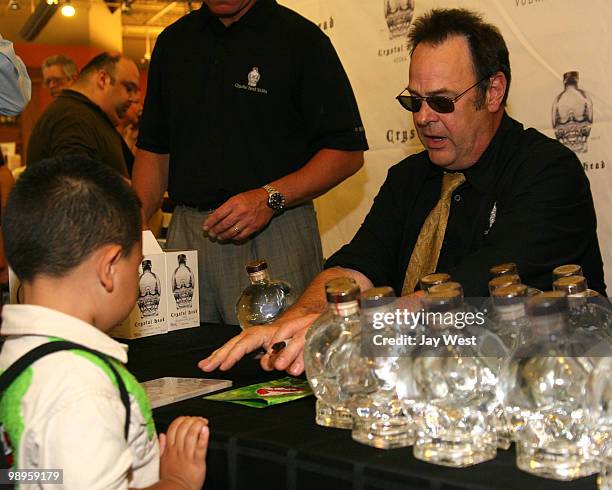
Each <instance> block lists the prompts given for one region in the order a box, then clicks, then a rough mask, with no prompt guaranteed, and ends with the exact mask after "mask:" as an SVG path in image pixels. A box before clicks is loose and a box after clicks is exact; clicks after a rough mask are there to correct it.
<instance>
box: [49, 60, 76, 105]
mask: <svg viewBox="0 0 612 490" xmlns="http://www.w3.org/2000/svg"><path fill="white" fill-rule="evenodd" d="M42 76H43V85H44V86H45V87H47V88H48V89H49V93H50V94H51V96H52V97H57V96H58V95H59V94H60V92H61V91H62V90H64V89H65V88H70V87H71V86H72V85H73V84H74V82H76V81H77V78H78V77H79V70H78V69H77V66H76V63H75V62H74V61H73V60H72V58H69V57H68V56H65V55H63V54H56V55H54V56H49V57H48V58H45V60H44V61H43V62H42Z"/></svg>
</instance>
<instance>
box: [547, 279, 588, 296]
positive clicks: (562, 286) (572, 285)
mask: <svg viewBox="0 0 612 490" xmlns="http://www.w3.org/2000/svg"><path fill="white" fill-rule="evenodd" d="M588 288H589V287H588V285H587V280H586V278H585V277H584V276H565V277H560V278H559V279H557V280H556V281H555V282H553V290H555V291H565V293H566V294H568V295H569V294H578V293H583V292H585V291H586V290H587V289H588Z"/></svg>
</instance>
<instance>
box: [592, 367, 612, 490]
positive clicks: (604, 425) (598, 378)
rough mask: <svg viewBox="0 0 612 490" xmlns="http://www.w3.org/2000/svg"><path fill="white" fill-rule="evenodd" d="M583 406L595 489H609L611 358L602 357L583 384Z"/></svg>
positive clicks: (611, 484)
mask: <svg viewBox="0 0 612 490" xmlns="http://www.w3.org/2000/svg"><path fill="white" fill-rule="evenodd" d="M587 407H588V410H589V425H590V428H591V440H592V441H593V452H594V453H595V454H596V455H597V460H598V462H599V465H600V473H599V477H598V478H597V484H598V488H599V490H612V357H602V358H601V359H600V360H599V362H598V363H597V365H596V367H595V369H594V370H593V372H592V373H591V376H590V377H589V380H588V384H587Z"/></svg>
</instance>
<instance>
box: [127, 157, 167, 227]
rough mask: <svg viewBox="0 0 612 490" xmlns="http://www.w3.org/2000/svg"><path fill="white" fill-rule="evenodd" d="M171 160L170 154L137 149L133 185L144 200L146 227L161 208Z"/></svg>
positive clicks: (143, 208)
mask: <svg viewBox="0 0 612 490" xmlns="http://www.w3.org/2000/svg"><path fill="white" fill-rule="evenodd" d="M169 161H170V157H169V155H168V154H158V153H151V152H150V151H146V150H141V149H138V150H137V151H136V160H135V162H134V170H133V171H132V186H133V188H134V190H135V191H136V194H138V197H139V198H140V201H141V202H142V219H143V223H142V225H143V226H145V227H146V226H147V223H148V221H149V219H150V218H151V216H153V213H155V211H157V209H158V208H159V203H160V202H161V200H162V197H163V195H164V192H165V191H166V188H167V187H168V166H169Z"/></svg>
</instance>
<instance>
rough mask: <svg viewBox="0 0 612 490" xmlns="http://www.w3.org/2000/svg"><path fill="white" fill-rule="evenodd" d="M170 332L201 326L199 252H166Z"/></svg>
mask: <svg viewBox="0 0 612 490" xmlns="http://www.w3.org/2000/svg"><path fill="white" fill-rule="evenodd" d="M165 255H166V277H167V280H168V285H167V290H168V293H169V294H168V330H169V331H172V330H181V329H183V328H190V327H199V326H200V308H199V305H200V291H199V287H198V284H199V283H198V252H197V250H166V253H165Z"/></svg>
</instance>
